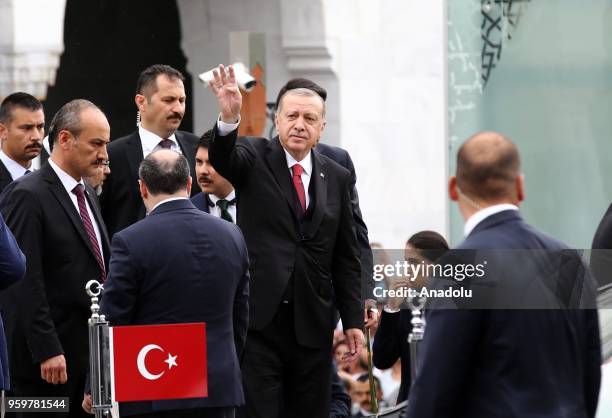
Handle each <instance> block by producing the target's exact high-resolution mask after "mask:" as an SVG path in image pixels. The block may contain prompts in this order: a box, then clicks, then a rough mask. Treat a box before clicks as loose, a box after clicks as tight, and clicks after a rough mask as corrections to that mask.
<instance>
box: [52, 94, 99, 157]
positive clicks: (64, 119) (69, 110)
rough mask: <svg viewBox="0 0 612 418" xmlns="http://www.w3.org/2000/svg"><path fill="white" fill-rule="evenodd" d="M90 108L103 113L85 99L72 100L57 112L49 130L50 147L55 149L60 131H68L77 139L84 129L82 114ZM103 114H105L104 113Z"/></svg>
mask: <svg viewBox="0 0 612 418" xmlns="http://www.w3.org/2000/svg"><path fill="white" fill-rule="evenodd" d="M89 108H92V109H97V110H99V111H100V112H102V110H100V108H99V107H98V106H96V105H95V104H93V103H92V102H90V101H89V100H85V99H75V100H71V101H69V102H68V103H66V104H65V105H64V106H62V107H61V108H60V110H58V111H57V113H56V114H55V116H53V120H52V121H51V126H50V128H49V146H50V147H51V149H53V144H55V141H57V137H58V135H59V133H60V131H68V132H70V133H71V134H72V135H74V136H75V137H78V136H79V134H80V133H81V130H82V128H83V126H82V124H81V113H82V112H83V111H84V110H85V109H89ZM102 113H103V114H104V112H102Z"/></svg>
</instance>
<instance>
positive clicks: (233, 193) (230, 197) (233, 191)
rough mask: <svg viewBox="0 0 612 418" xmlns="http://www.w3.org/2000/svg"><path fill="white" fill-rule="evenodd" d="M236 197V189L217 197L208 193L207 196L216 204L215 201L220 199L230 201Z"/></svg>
mask: <svg viewBox="0 0 612 418" xmlns="http://www.w3.org/2000/svg"><path fill="white" fill-rule="evenodd" d="M235 197H236V191H235V190H234V189H232V191H231V192H229V194H228V195H227V196H225V197H217V196H216V195H214V194H212V193H209V194H208V198H209V199H210V201H211V202H212V203H213V204H214V205H216V204H217V202H218V201H219V200H221V199H225V200H227V201H231V200H232V199H234V198H235Z"/></svg>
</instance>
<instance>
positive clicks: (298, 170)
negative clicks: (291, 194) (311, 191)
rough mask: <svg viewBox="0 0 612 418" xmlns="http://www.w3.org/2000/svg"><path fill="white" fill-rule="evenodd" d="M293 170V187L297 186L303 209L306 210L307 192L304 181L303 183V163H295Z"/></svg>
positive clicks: (296, 189)
mask: <svg viewBox="0 0 612 418" xmlns="http://www.w3.org/2000/svg"><path fill="white" fill-rule="evenodd" d="M291 172H292V173H293V177H292V180H293V187H295V191H296V192H297V195H298V199H299V200H300V205H302V211H304V212H306V193H304V183H302V173H303V172H304V169H303V168H302V166H301V165H299V164H295V165H294V166H293V167H291Z"/></svg>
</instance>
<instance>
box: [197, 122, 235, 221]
mask: <svg viewBox="0 0 612 418" xmlns="http://www.w3.org/2000/svg"><path fill="white" fill-rule="evenodd" d="M211 134H212V130H208V131H206V132H205V133H204V135H202V137H201V138H200V141H199V142H198V151H197V152H196V160H195V170H196V176H197V182H198V185H199V186H200V189H201V190H202V192H201V193H198V194H196V195H195V196H193V197H192V198H191V202H192V203H193V204H194V205H195V207H196V208H198V209H200V210H202V211H204V212H206V213H210V214H211V215H214V216H216V217H218V218H222V219H225V220H226V221H229V222H233V223H236V210H237V208H236V192H235V191H234V186H232V183H230V182H229V181H227V179H226V178H225V177H223V176H222V175H221V174H219V173H217V170H215V168H214V167H213V166H212V165H211V164H210V161H209V159H208V148H209V147H210V136H211Z"/></svg>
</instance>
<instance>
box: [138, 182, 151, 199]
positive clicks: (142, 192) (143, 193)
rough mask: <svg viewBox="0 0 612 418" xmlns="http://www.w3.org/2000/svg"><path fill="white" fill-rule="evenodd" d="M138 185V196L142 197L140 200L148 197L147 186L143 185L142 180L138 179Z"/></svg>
mask: <svg viewBox="0 0 612 418" xmlns="http://www.w3.org/2000/svg"><path fill="white" fill-rule="evenodd" d="M138 187H139V188H140V197H142V200H145V199H146V198H148V197H149V191H148V190H147V186H145V184H144V181H142V180H140V179H138Z"/></svg>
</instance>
